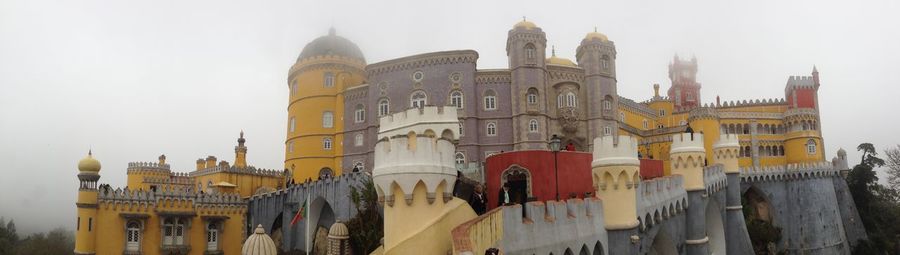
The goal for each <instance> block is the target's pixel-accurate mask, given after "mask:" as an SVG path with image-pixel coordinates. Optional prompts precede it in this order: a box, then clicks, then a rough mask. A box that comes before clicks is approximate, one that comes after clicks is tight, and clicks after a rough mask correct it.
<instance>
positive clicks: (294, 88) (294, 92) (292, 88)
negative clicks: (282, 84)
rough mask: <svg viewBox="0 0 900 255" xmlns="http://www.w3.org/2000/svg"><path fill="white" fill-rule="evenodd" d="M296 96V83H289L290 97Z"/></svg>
mask: <svg viewBox="0 0 900 255" xmlns="http://www.w3.org/2000/svg"><path fill="white" fill-rule="evenodd" d="M296 94H297V81H294V82H293V83H291V95H296Z"/></svg>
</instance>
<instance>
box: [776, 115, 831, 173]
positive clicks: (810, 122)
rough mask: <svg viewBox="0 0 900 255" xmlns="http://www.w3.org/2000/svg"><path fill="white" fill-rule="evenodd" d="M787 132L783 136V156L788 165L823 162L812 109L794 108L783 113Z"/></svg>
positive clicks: (819, 138) (820, 142) (820, 137)
mask: <svg viewBox="0 0 900 255" xmlns="http://www.w3.org/2000/svg"><path fill="white" fill-rule="evenodd" d="M784 116H785V117H784V121H785V123H788V124H787V132H786V133H785V135H784V155H785V159H786V160H787V163H788V164H796V163H811V162H821V161H824V160H825V154H824V153H823V151H822V150H823V149H824V148H822V136H821V134H820V133H819V128H818V124H817V123H818V122H817V118H816V116H817V114H816V112H815V110H813V109H803V108H795V109H789V110H787V111H786V112H785V113H784Z"/></svg>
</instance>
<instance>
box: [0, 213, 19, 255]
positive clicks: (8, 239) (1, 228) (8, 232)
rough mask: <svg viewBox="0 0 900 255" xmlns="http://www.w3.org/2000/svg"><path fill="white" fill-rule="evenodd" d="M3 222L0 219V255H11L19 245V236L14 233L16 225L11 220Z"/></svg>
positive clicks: (3, 220)
mask: <svg viewBox="0 0 900 255" xmlns="http://www.w3.org/2000/svg"><path fill="white" fill-rule="evenodd" d="M5 221H6V220H5V219H3V218H0V254H13V252H14V251H15V248H16V245H18V243H19V235H18V234H17V233H16V224H15V223H13V220H9V222H5Z"/></svg>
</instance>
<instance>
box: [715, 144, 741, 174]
mask: <svg viewBox="0 0 900 255" xmlns="http://www.w3.org/2000/svg"><path fill="white" fill-rule="evenodd" d="M712 148H713V157H712V159H713V163H714V164H722V165H723V166H724V169H725V174H730V173H739V172H740V169H739V166H738V156H739V155H740V150H741V144H740V143H739V142H738V137H737V135H735V134H722V135H719V140H718V141H716V143H715V144H714V145H713V146H712Z"/></svg>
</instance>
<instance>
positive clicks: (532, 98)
mask: <svg viewBox="0 0 900 255" xmlns="http://www.w3.org/2000/svg"><path fill="white" fill-rule="evenodd" d="M526 98H527V99H528V104H537V98H538V91H537V89H536V88H529V89H528V95H527V96H526Z"/></svg>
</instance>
